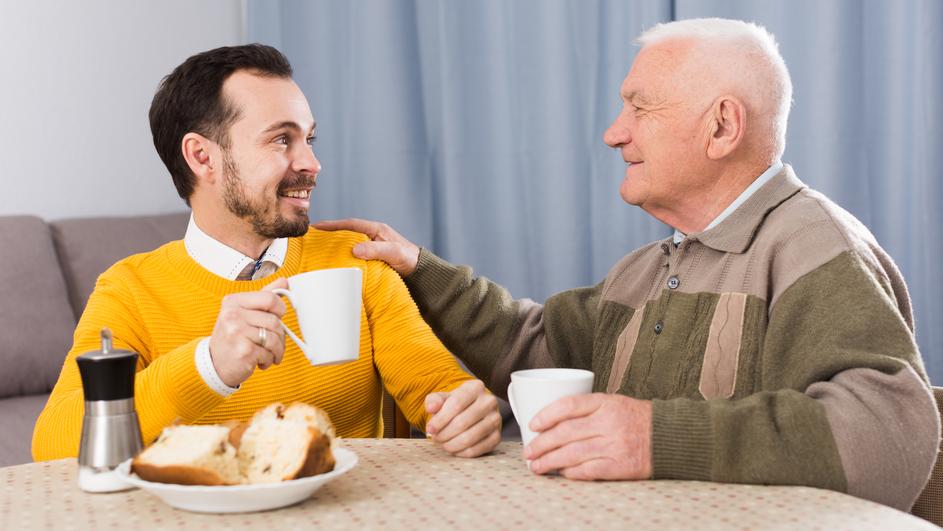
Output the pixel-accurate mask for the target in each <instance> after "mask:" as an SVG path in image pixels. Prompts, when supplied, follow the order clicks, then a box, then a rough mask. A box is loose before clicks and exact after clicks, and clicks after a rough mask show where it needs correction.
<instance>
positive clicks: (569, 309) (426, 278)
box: [406, 249, 602, 398]
mask: <svg viewBox="0 0 943 531" xmlns="http://www.w3.org/2000/svg"><path fill="white" fill-rule="evenodd" d="M406 284H407V286H409V290H410V293H411V294H412V295H413V298H414V299H415V300H416V303H417V304H418V305H419V308H420V310H421V311H422V316H423V317H424V318H425V319H426V321H427V322H428V323H429V324H430V325H431V326H432V329H433V330H435V332H436V334H438V336H439V337H440V338H441V339H442V341H443V342H444V343H445V345H446V346H447V347H448V348H449V350H451V351H452V352H453V353H455V355H456V356H458V357H459V358H460V359H461V360H462V361H463V362H465V364H466V365H467V366H468V367H469V369H471V371H472V372H473V373H475V374H476V375H478V377H479V378H481V379H482V380H484V381H485V382H486V383H487V385H488V388H489V389H491V390H492V392H494V393H496V394H498V395H499V396H501V397H502V398H507V396H506V395H507V386H508V384H509V383H510V374H511V372H513V371H515V370H519V369H531V368H539V367H569V368H583V369H592V367H591V365H592V352H593V334H594V329H595V322H596V316H597V314H598V307H599V298H600V297H599V295H600V292H601V291H602V284H601V283H600V284H598V285H596V286H593V287H590V288H580V289H574V290H570V291H565V292H563V293H559V294H557V295H554V296H553V297H551V298H550V299H548V300H547V302H546V304H543V305H541V304H537V303H535V302H533V301H531V300H530V299H518V300H515V299H513V298H512V297H511V294H510V293H508V291H507V290H506V289H504V288H503V287H501V286H499V285H498V284H495V283H494V282H491V281H490V280H488V279H486V278H483V277H478V278H474V277H473V276H472V271H471V269H470V268H468V267H466V266H456V265H452V264H450V263H448V262H446V261H445V260H442V259H441V258H439V257H438V256H436V255H434V254H432V253H431V252H429V251H428V250H426V249H422V251H421V252H420V255H419V263H418V266H417V268H416V271H414V272H413V273H412V274H411V275H409V276H408V277H407V278H406ZM548 330H551V331H553V333H552V334H550V333H548Z"/></svg>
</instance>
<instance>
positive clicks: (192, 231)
mask: <svg viewBox="0 0 943 531" xmlns="http://www.w3.org/2000/svg"><path fill="white" fill-rule="evenodd" d="M183 245H184V247H186V248H187V254H189V255H190V258H193V259H194V260H196V263H198V264H200V265H201V266H203V268H204V269H206V270H207V271H209V272H210V273H213V274H214V275H216V276H219V277H223V278H225V279H227V280H236V277H238V276H239V273H241V272H242V270H243V269H245V268H246V266H247V265H249V264H251V263H253V262H256V259H255V258H250V257H248V256H246V255H244V254H242V253H240V252H239V251H237V250H235V249H233V248H232V247H230V246H228V245H226V244H225V243H223V242H221V241H219V240H216V239H214V238H213V237H212V236H210V235H209V234H207V233H205V232H203V231H202V230H201V229H200V227H198V226H197V225H196V221H194V219H193V215H192V214H191V215H190V224H189V225H187V234H186V236H184V237H183ZM287 253H288V238H278V239H277V240H274V241H272V245H269V247H268V249H266V250H265V252H264V253H262V257H261V258H259V259H258V262H259V263H261V262H272V263H274V264H275V265H276V266H278V267H282V264H283V263H285V255H286V254H287Z"/></svg>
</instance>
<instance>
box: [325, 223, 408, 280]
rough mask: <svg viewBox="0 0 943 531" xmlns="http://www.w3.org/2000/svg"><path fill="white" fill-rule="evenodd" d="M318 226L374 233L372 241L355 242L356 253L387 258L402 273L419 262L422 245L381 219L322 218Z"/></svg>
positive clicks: (380, 258) (362, 257) (367, 258)
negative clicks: (381, 221)
mask: <svg viewBox="0 0 943 531" xmlns="http://www.w3.org/2000/svg"><path fill="white" fill-rule="evenodd" d="M314 228H316V229H318V230H352V231H354V232H360V233H363V234H366V235H367V236H369V237H370V241H369V242H363V243H358V244H357V245H355V246H354V251H353V252H354V256H356V257H357V258H360V259H363V260H383V261H384V262H386V263H387V264H389V265H390V267H392V268H393V270H394V271H396V272H397V273H399V274H400V276H403V277H405V276H409V275H410V274H411V273H412V272H413V271H415V270H416V264H417V263H418V262H419V247H418V246H417V245H416V244H414V243H413V242H411V241H409V240H407V239H406V238H404V237H403V236H402V235H400V233H398V232H396V231H395V230H394V229H393V227H390V226H389V225H387V224H386V223H380V222H379V221H370V220H366V219H357V218H348V219H337V220H325V221H319V222H317V223H315V224H314Z"/></svg>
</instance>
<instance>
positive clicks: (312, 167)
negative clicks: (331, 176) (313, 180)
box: [292, 144, 321, 175]
mask: <svg viewBox="0 0 943 531" xmlns="http://www.w3.org/2000/svg"><path fill="white" fill-rule="evenodd" d="M292 170H294V171H295V172H296V173H310V174H314V175H317V174H318V173H321V161H319V160H318V158H317V157H316V156H315V155H314V150H313V149H311V146H309V145H307V144H304V145H303V146H301V147H300V152H299V153H298V155H297V156H296V157H295V160H294V161H293V163H292Z"/></svg>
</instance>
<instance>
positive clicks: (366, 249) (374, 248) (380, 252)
mask: <svg viewBox="0 0 943 531" xmlns="http://www.w3.org/2000/svg"><path fill="white" fill-rule="evenodd" d="M354 256H356V257H357V258H360V259H363V260H383V261H384V262H386V263H388V264H389V263H390V262H396V261H398V260H399V257H400V249H399V245H398V244H395V243H393V242H361V243H358V244H357V245H355V246H354Z"/></svg>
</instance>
